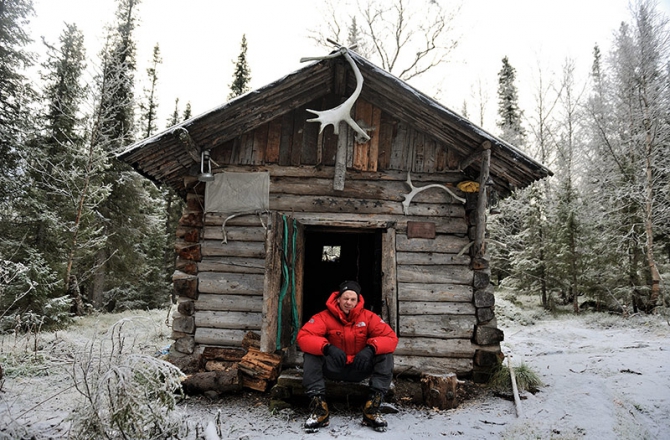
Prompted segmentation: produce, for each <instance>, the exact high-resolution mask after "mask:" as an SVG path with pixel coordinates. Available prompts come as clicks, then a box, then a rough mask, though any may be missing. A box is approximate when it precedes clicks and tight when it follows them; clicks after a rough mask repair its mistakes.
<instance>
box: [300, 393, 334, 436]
mask: <svg viewBox="0 0 670 440" xmlns="http://www.w3.org/2000/svg"><path fill="white" fill-rule="evenodd" d="M309 410H310V412H311V414H310V415H309V418H308V419H307V421H306V422H305V426H304V428H305V432H317V431H318V430H319V428H321V427H324V426H328V424H329V423H330V413H329V412H328V404H327V403H326V401H325V400H323V396H320V395H317V396H313V397H312V401H311V402H310V403H309Z"/></svg>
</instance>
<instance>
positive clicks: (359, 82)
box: [300, 45, 370, 143]
mask: <svg viewBox="0 0 670 440" xmlns="http://www.w3.org/2000/svg"><path fill="white" fill-rule="evenodd" d="M337 46H339V49H338V50H337V51H335V52H333V53H331V54H329V55H326V56H323V57H305V58H300V62H305V61H316V60H325V59H328V58H335V57H338V56H340V55H342V56H343V57H344V58H345V59H346V60H347V61H348V62H349V64H350V65H351V68H352V70H353V71H354V75H355V76H356V89H355V90H354V93H353V94H352V95H351V96H350V97H349V98H347V100H346V101H344V102H343V103H342V104H340V105H338V106H337V107H334V108H331V109H330V110H310V109H307V111H308V112H311V113H314V114H315V115H316V116H317V117H316V118H313V119H308V120H307V122H319V123H321V130H319V133H321V132H322V131H323V129H324V128H326V126H328V125H330V124H332V125H333V133H335V134H336V135H339V132H340V122H342V121H344V122H346V123H347V124H349V126H350V127H351V128H353V129H354V130H355V131H356V133H358V136H357V137H356V140H357V141H358V142H360V143H363V142H367V141H369V140H370V136H368V134H367V133H366V132H365V130H363V129H362V128H361V127H360V126H359V125H358V124H357V123H356V121H354V120H353V119H352V118H351V109H352V108H353V106H354V103H355V102H356V100H357V99H358V97H359V96H360V94H361V90H363V75H361V71H360V70H359V69H358V66H357V65H356V63H355V62H354V60H353V59H352V58H351V55H349V49H348V48H346V47H344V46H340V45H337Z"/></svg>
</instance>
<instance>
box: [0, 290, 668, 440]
mask: <svg viewBox="0 0 670 440" xmlns="http://www.w3.org/2000/svg"><path fill="white" fill-rule="evenodd" d="M501 296H502V298H498V302H497V306H496V313H497V315H498V325H499V327H500V328H502V329H503V330H504V332H505V341H504V342H503V352H504V353H505V354H506V355H508V356H511V362H512V365H514V366H519V365H521V364H525V365H526V366H528V367H529V368H530V369H531V370H533V371H534V372H536V373H537V374H538V375H539V377H540V379H541V380H542V382H543V383H544V385H543V386H542V387H541V388H540V390H539V392H537V393H535V394H530V393H524V394H523V396H522V397H523V400H522V401H521V409H522V415H521V416H518V415H517V411H516V408H515V404H514V402H513V401H510V400H507V399H505V398H502V397H498V396H496V395H495V394H494V393H492V392H491V391H490V390H488V389H487V388H485V387H483V386H477V385H473V384H470V383H466V384H464V385H463V387H464V388H465V389H466V390H467V393H466V394H467V398H465V399H464V400H463V401H462V403H461V404H460V405H459V406H458V408H456V409H452V410H445V411H438V410H434V409H431V408H427V407H423V406H418V405H414V404H411V403H405V402H403V401H398V402H394V403H393V405H394V406H395V407H396V408H397V409H399V412H398V413H396V414H388V415H386V419H387V421H388V424H389V430H388V432H386V433H383V434H381V433H376V432H374V431H372V430H371V429H370V428H367V427H364V426H361V425H360V423H359V422H360V417H361V414H360V408H359V407H358V406H354V405H352V406H348V405H346V404H345V403H342V402H333V403H332V404H331V423H330V426H329V427H327V428H323V429H322V430H321V431H320V432H318V433H315V434H306V433H304V432H303V431H302V428H301V426H302V423H303V421H304V419H305V418H306V417H307V412H308V410H307V408H306V407H305V406H303V405H294V406H293V407H291V408H288V409H283V410H280V411H276V412H274V413H272V412H270V411H269V407H268V403H269V396H268V395H267V394H266V393H259V392H253V391H244V392H241V393H238V394H234V395H229V396H224V397H221V398H216V399H208V398H206V397H188V398H185V399H183V400H181V401H180V402H179V403H178V404H177V407H176V409H175V410H174V412H173V413H174V414H173V415H174V417H175V418H177V419H178V420H181V421H183V422H182V423H188V424H189V425H190V426H192V427H193V429H191V430H189V431H188V434H187V435H185V436H182V437H179V438H185V439H196V438H201V437H202V435H203V429H204V428H205V427H206V426H208V425H211V426H217V427H218V428H219V435H220V438H222V439H249V440H251V439H262V438H275V439H303V438H304V439H315V440H316V439H333V438H340V437H342V438H348V439H370V438H377V437H379V438H382V437H383V438H386V439H398V440H400V439H402V440H411V439H439V438H447V437H455V438H463V439H491V438H503V439H577V438H580V439H581V438H589V439H591V438H593V439H605V438H607V439H613V438H618V439H660V438H667V435H668V434H667V433H668V432H670V405H668V401H667V399H668V396H670V339H669V338H668V336H669V335H670V326H669V325H668V323H667V322H666V321H665V320H664V319H663V318H662V317H659V316H641V315H638V316H632V317H629V318H626V319H624V318H621V317H618V316H613V315H607V314H594V313H582V314H580V315H578V316H575V315H572V314H567V313H565V314H558V315H550V314H548V313H546V312H544V311H542V310H541V309H540V308H539V307H538V306H537V305H536V302H537V298H527V299H525V300H524V301H522V302H523V303H524V304H525V305H522V304H521V302H519V301H515V302H514V303H513V302H510V301H507V300H505V299H504V295H501ZM166 317H167V311H166V310H163V311H152V312H133V313H130V312H127V313H123V314H112V315H99V316H88V317H85V318H82V319H79V320H78V321H77V322H76V323H75V324H74V325H72V326H71V327H69V328H68V329H66V330H62V331H58V332H40V333H38V334H37V336H36V335H35V334H32V335H18V336H16V335H3V336H0V365H2V367H3V369H4V370H5V371H4V373H5V378H4V381H3V382H2V384H1V387H0V439H2V438H25V439H30V438H34V439H36V440H41V439H60V438H68V432H69V426H70V425H69V422H68V421H67V420H66V419H67V416H68V415H69V414H71V411H72V409H73V408H74V407H75V404H76V402H77V401H78V399H80V396H79V394H78V393H77V392H76V390H75V389H74V388H73V387H72V378H71V375H70V374H69V373H68V370H69V369H71V364H72V353H73V350H84V349H85V348H86V347H87V344H90V341H91V340H92V339H95V338H96V337H99V335H100V334H101V332H103V331H105V330H107V329H108V328H111V327H112V325H113V324H114V322H117V321H118V320H119V319H127V320H129V321H132V322H133V323H134V325H135V327H133V328H134V329H135V330H134V331H133V332H132V334H130V333H129V335H128V336H127V337H126V339H127V341H128V342H127V343H128V345H129V346H132V347H133V350H134V351H137V352H141V353H144V354H150V355H154V354H157V353H159V352H160V351H161V350H163V349H164V348H165V347H166V346H167V345H168V344H169V343H170V340H169V339H168V338H169V334H170V331H169V328H168V327H167V325H166V323H165V321H166ZM131 339H132V341H131ZM211 426H210V427H211Z"/></svg>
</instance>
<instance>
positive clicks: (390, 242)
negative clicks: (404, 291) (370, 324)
mask: <svg viewBox="0 0 670 440" xmlns="http://www.w3.org/2000/svg"><path fill="white" fill-rule="evenodd" d="M395 236H396V233H395V229H394V228H388V229H387V230H386V232H384V233H383V234H382V268H381V269H382V304H383V309H382V318H384V320H385V321H386V322H388V323H389V325H390V326H391V328H392V329H393V330H395V331H396V332H397V331H398V281H397V276H396V258H395V248H396V245H395Z"/></svg>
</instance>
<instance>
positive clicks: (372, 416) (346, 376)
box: [297, 281, 398, 432]
mask: <svg viewBox="0 0 670 440" xmlns="http://www.w3.org/2000/svg"><path fill="white" fill-rule="evenodd" d="M364 304H365V301H364V300H363V297H362V296H361V286H360V284H358V283H357V282H356V281H345V282H343V283H342V284H340V288H339V290H336V291H335V292H333V293H332V294H331V295H330V298H328V301H326V310H324V311H322V312H320V313H317V314H316V315H314V316H313V317H312V318H311V319H310V320H309V321H308V322H307V323H305V325H304V326H303V327H302V328H301V329H300V331H299V332H298V337H297V342H298V345H299V346H300V349H301V350H302V351H303V352H304V363H303V369H304V372H303V381H302V382H303V386H304V387H305V389H306V390H307V391H306V392H307V395H308V396H310V397H311V398H312V400H311V403H310V409H311V415H310V417H309V418H308V419H307V421H306V422H305V431H307V432H316V431H318V430H319V428H321V427H322V426H328V424H329V421H330V413H329V411H328V404H327V403H326V401H325V400H324V395H325V392H326V384H325V380H324V378H328V379H331V380H337V381H346V382H360V381H362V380H364V379H365V378H367V377H369V378H370V382H369V386H370V397H369V399H368V401H367V402H366V403H365V407H364V408H363V424H365V425H368V426H371V427H373V428H374V429H375V430H377V431H386V427H387V423H386V420H384V418H383V417H382V415H381V412H380V411H379V405H380V404H381V401H382V398H383V397H384V394H386V392H387V391H388V389H389V386H390V385H391V380H392V379H393V351H394V350H395V348H396V346H397V345H398V337H397V336H396V334H395V332H394V331H393V329H392V328H391V327H390V326H389V325H388V324H387V323H385V322H384V321H383V320H382V319H381V318H380V317H379V315H377V314H375V313H373V312H371V311H370V310H367V309H364V308H363V305H364Z"/></svg>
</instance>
